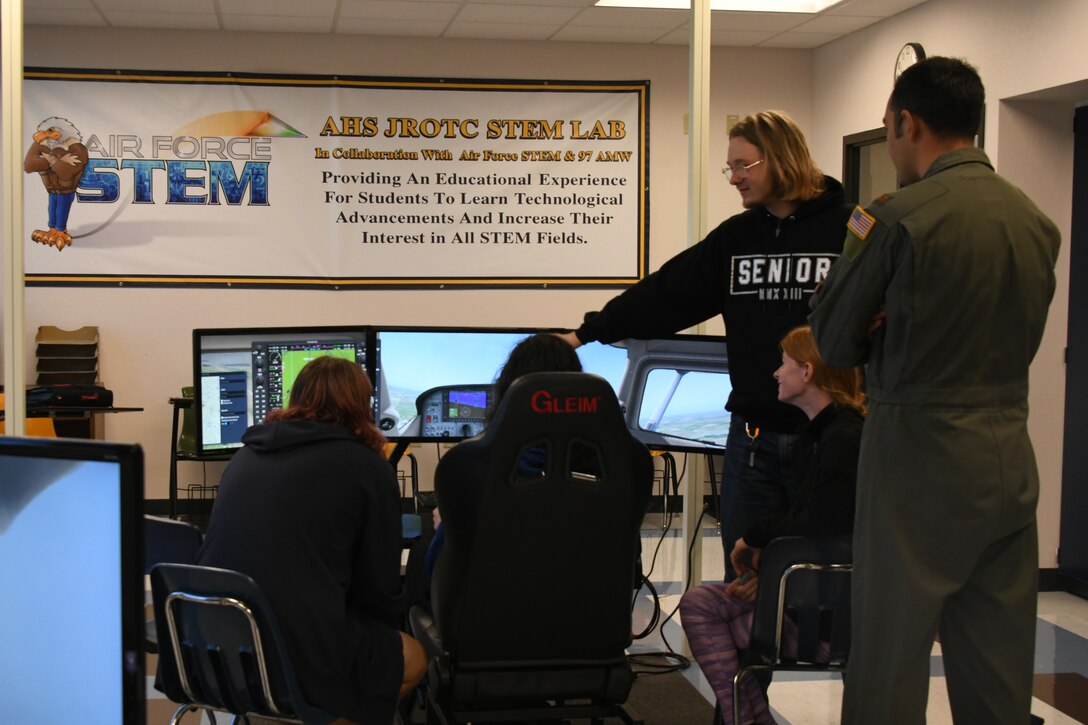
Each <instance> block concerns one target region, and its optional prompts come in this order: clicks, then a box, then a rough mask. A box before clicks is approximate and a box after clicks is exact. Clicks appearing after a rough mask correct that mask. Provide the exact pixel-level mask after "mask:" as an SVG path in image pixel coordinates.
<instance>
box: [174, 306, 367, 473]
mask: <svg viewBox="0 0 1088 725" xmlns="http://www.w3.org/2000/svg"><path fill="white" fill-rule="evenodd" d="M366 351H367V340H366V328H364V327H357V328H251V329H220V330H194V331H193V366H194V375H193V379H194V383H195V392H194V395H195V400H194V407H195V408H196V411H197V431H198V435H197V437H198V442H199V448H198V450H199V452H201V453H215V452H220V451H226V450H230V449H232V448H238V447H240V446H241V445H242V435H243V434H244V433H245V432H246V429H247V428H249V427H250V426H251V425H254V424H256V423H260V422H261V421H263V420H264V419H265V417H266V416H267V415H268V414H269V413H270V412H272V411H273V410H276V409H278V408H282V407H284V406H286V405H287V404H288V403H289V402H290V400H291V390H292V387H293V386H294V382H295V378H297V377H298V374H299V371H300V370H302V368H303V366H305V365H306V363H308V362H310V361H311V360H313V359H314V358H316V357H321V356H325V355H331V356H334V357H341V358H344V359H345V360H350V361H352V362H355V363H357V364H358V365H359V366H360V367H362V368H363V369H364V370H365V369H366V360H367V355H366Z"/></svg>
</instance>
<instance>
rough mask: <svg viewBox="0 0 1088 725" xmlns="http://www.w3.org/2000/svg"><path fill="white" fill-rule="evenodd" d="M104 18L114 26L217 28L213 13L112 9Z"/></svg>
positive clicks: (173, 28) (189, 28)
mask: <svg viewBox="0 0 1088 725" xmlns="http://www.w3.org/2000/svg"><path fill="white" fill-rule="evenodd" d="M106 20H108V21H109V23H110V25H112V26H113V27H115V28H159V29H163V30H219V21H218V20H217V19H216V17H215V15H210V14H207V13H204V14H200V13H130V12H124V11H121V10H113V11H107V12H106Z"/></svg>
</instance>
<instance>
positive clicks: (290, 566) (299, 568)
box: [198, 420, 404, 723]
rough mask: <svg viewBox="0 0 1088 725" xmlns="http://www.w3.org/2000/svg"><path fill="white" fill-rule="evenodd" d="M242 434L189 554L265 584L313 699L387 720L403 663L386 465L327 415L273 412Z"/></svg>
mask: <svg viewBox="0 0 1088 725" xmlns="http://www.w3.org/2000/svg"><path fill="white" fill-rule="evenodd" d="M243 441H244V443H245V447H244V448H242V449H241V450H239V451H238V452H237V454H235V456H234V459H233V460H232V461H231V463H230V465H229V466H227V469H226V471H225V472H224V474H223V477H222V480H221V482H220V486H219V493H218V496H217V498H216V502H215V505H214V507H213V509H212V515H211V522H210V524H209V528H208V535H207V538H206V539H205V542H204V546H203V547H202V548H201V551H200V555H199V558H198V563H199V564H202V565H205V566H216V567H223V568H227V569H236V570H238V571H242V572H244V573H246V574H249V575H250V576H251V577H253V579H254V580H255V581H256V582H257V584H258V585H259V586H260V587H261V589H263V590H264V592H265V594H266V595H267V597H268V600H269V602H270V603H271V605H272V609H273V610H274V612H275V614H276V617H277V619H278V622H279V625H280V628H281V630H282V632H283V635H284V639H285V640H286V643H287V648H288V651H289V653H290V655H291V658H292V662H293V664H294V667H295V670H296V672H297V674H298V678H299V681H300V684H301V687H302V691H303V693H304V695H305V696H306V698H307V699H308V700H309V701H310V702H311V703H312V704H314V705H317V706H319V707H321V708H323V709H325V710H328V711H330V712H333V713H335V714H337V715H339V716H342V717H347V718H350V719H351V720H354V721H356V722H360V723H370V722H391V721H392V720H393V713H394V709H395V707H396V700H397V693H398V689H399V687H400V683H401V676H402V672H403V669H404V663H403V650H402V644H401V638H400V635H399V634H398V633H397V631H396V630H397V628H398V626H399V624H400V622H401V621H402V617H403V601H402V594H401V584H400V555H401V550H402V549H401V547H402V540H401V532H400V499H399V496H400V491H399V489H398V488H397V485H396V481H395V479H394V475H393V470H392V467H391V466H390V465H389V463H388V462H387V461H385V460H384V459H383V458H382V457H381V456H380V455H379V454H377V453H376V452H374V451H373V450H371V449H370V448H367V447H366V446H364V445H363V444H362V443H361V442H360V441H359V439H358V438H357V437H355V435H354V434H353V433H352V432H351V431H350V430H349V429H347V428H346V427H344V426H340V425H335V424H329V423H318V422H312V421H302V420H289V421H278V422H274V423H270V424H267V425H260V426H255V427H253V428H251V429H250V430H249V431H247V432H246V434H245V437H244V438H243Z"/></svg>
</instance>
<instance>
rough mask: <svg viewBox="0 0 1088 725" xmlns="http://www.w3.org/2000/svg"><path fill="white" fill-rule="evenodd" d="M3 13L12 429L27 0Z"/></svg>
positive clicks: (18, 337)
mask: <svg viewBox="0 0 1088 725" xmlns="http://www.w3.org/2000/svg"><path fill="white" fill-rule="evenodd" d="M0 6H2V7H3V10H2V15H0V45H2V49H0V52H2V54H3V55H2V57H0V72H2V74H3V117H2V118H0V125H2V126H3V141H2V144H3V145H2V147H0V151H2V156H3V159H4V175H3V179H2V181H0V186H2V189H0V192H2V194H3V222H2V224H3V234H4V258H3V280H2V283H3V288H4V298H3V305H4V321H3V325H4V329H3V338H2V339H0V343H2V345H3V348H4V390H5V391H7V394H6V395H5V396H4V400H5V405H6V410H5V420H6V423H5V427H6V431H7V434H8V435H23V433H24V432H25V430H26V394H25V392H24V391H25V390H26V370H25V367H24V362H25V357H24V353H23V348H24V338H23V324H24V321H23V311H24V303H23V165H22V160H23V154H22V146H23V144H22V135H23V0H4V1H3V3H0Z"/></svg>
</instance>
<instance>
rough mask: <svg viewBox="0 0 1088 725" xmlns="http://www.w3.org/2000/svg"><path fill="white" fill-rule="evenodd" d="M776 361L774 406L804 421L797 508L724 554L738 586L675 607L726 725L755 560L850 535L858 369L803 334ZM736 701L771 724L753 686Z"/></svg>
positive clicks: (712, 587) (699, 590) (788, 646)
mask: <svg viewBox="0 0 1088 725" xmlns="http://www.w3.org/2000/svg"><path fill="white" fill-rule="evenodd" d="M781 360H782V364H781V365H780V366H779V368H778V369H777V370H776V371H775V373H774V380H775V381H776V382H777V384H778V399H779V400H781V401H782V402H784V403H788V404H790V405H793V406H796V407H797V409H798V410H800V411H802V412H803V414H804V415H805V416H806V417H807V418H808V425H807V426H806V428H805V431H804V434H803V435H802V436H801V437H800V438H799V440H798V441H797V448H798V451H797V452H798V458H799V459H800V460H801V461H803V468H804V470H803V475H802V483H801V489H800V491H799V495H798V497H797V501H796V502H795V503H794V504H793V505H792V506H791V507H790V509H789V511H787V512H786V513H785V514H783V515H778V516H770V517H767V518H764V519H760V520H758V521H755V522H753V523H751V524H750V525H749V526H748V527H747V528H746V529H745V530H744V532H743V534H744V535H743V536H742V537H741V538H740V539H738V540H737V543H736V545H735V546H734V547H733V551H732V552H731V553H730V558H731V559H732V560H733V565H734V566H735V567H736V568H737V570H738V571H739V572H740V574H741V576H740V577H739V578H737V579H736V580H734V581H732V582H731V583H729V584H720V583H714V584H704V585H702V586H700V587H695V588H694V589H690V590H688V591H687V592H686V593H685V594H684V596H683V597H682V598H681V599H680V618H681V624H682V625H683V627H684V633H685V634H686V635H687V637H688V642H689V643H690V644H691V651H692V654H694V655H695V659H696V661H698V663H699V666H700V667H701V668H702V670H703V674H704V675H705V676H706V679H707V682H709V683H710V686H711V688H713V690H714V694H715V695H716V696H717V698H718V704H719V705H720V706H721V710H722V717H723V719H724V722H725V723H727V725H741V723H733V677H734V675H736V674H737V670H738V667H739V661H740V652H741V650H744V649H746V648H747V647H748V642H749V637H750V636H751V633H752V613H753V611H754V608H755V597H756V591H757V589H758V585H759V571H758V570H759V554H760V552H761V551H762V549H763V548H764V547H765V546H767V544H769V543H770V542H771V540H772V539H775V538H778V537H779V536H815V537H818V536H841V535H844V534H849V533H851V532H852V531H853V529H854V502H855V490H856V488H857V476H858V452H859V451H860V449H861V431H862V423H863V421H864V418H863V416H864V415H865V413H866V408H867V405H866V399H865V394H864V393H863V392H862V391H861V369H860V368H831V367H828V366H827V365H825V364H824V363H823V361H822V360H821V359H820V353H819V351H818V350H817V349H816V341H815V340H814V339H813V337H812V328H810V327H808V326H805V327H798V328H796V329H794V330H791V331H790V332H789V333H788V334H787V335H786V336H785V337H784V338H783V339H782V357H781ZM783 637H784V640H783V641H784V648H785V650H786V651H787V652H796V647H797V632H796V629H791V628H789V627H786V628H785V629H784V631H783ZM824 656H825V657H826V653H825V654H824ZM740 693H741V698H740V699H741V717H742V722H743V723H744V725H748V724H749V723H759V724H760V725H763V724H766V725H773V724H774V722H775V721H774V718H773V717H772V716H771V714H770V710H769V705H768V704H767V697H766V695H764V692H763V690H762V688H761V687H760V686H759V684H758V682H757V681H756V680H755V679H753V678H748V679H746V680H744V683H743V686H742V688H741V690H740Z"/></svg>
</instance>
